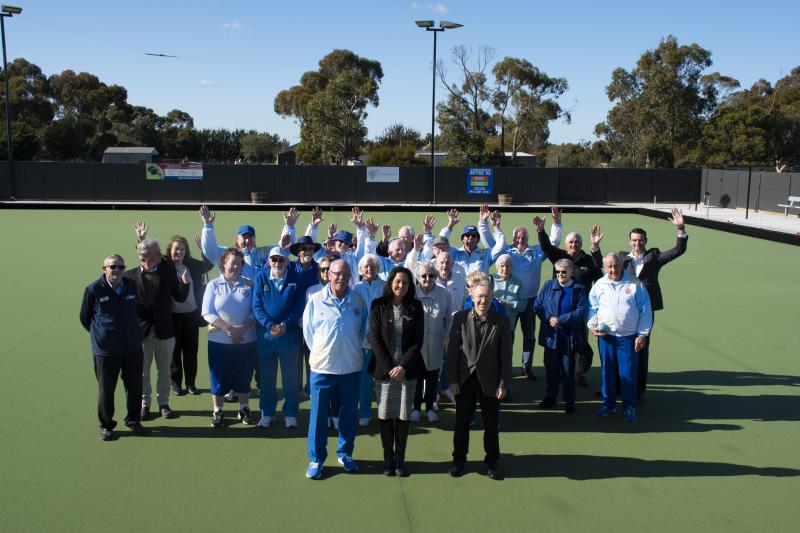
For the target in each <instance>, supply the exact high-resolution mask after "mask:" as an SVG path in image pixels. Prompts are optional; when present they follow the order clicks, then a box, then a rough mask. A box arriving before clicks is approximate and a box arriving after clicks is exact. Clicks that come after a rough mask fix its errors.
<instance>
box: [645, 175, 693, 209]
mask: <svg viewBox="0 0 800 533" xmlns="http://www.w3.org/2000/svg"><path fill="white" fill-rule="evenodd" d="M700 178H701V175H700V170H699V169H696V168H675V169H655V170H653V189H654V191H653V194H654V195H655V197H656V199H657V201H659V202H667V203H696V202H697V201H698V200H697V198H698V197H699V196H700V192H699V191H700Z"/></svg>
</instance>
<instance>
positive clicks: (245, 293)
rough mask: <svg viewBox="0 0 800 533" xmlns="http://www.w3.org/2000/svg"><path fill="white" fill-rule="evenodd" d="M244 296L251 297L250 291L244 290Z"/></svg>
mask: <svg viewBox="0 0 800 533" xmlns="http://www.w3.org/2000/svg"><path fill="white" fill-rule="evenodd" d="M242 296H244V297H245V298H247V297H248V296H250V289H242Z"/></svg>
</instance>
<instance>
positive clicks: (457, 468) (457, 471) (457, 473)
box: [447, 462, 464, 477]
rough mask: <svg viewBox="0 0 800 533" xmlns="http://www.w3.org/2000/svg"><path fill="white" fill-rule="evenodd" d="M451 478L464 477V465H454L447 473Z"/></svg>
mask: <svg viewBox="0 0 800 533" xmlns="http://www.w3.org/2000/svg"><path fill="white" fill-rule="evenodd" d="M447 473H448V474H450V477H461V476H463V475H464V463H455V462H454V463H453V464H452V466H450V470H448V471H447Z"/></svg>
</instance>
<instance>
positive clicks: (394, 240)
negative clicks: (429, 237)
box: [386, 237, 406, 250]
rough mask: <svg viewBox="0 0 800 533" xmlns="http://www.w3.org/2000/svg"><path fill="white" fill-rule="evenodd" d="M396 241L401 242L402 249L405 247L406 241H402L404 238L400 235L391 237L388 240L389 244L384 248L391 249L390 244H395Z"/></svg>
mask: <svg viewBox="0 0 800 533" xmlns="http://www.w3.org/2000/svg"><path fill="white" fill-rule="evenodd" d="M397 243H401V244H402V245H403V249H404V250H405V248H406V241H404V240H403V239H401V238H400V237H395V238H394V239H392V240H391V241H389V245H388V246H387V247H386V248H387V249H391V248H392V246H394V245H396V244H397Z"/></svg>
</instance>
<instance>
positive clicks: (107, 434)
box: [100, 428, 114, 441]
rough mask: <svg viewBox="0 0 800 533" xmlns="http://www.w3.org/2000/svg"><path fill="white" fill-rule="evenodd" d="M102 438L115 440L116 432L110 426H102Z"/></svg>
mask: <svg viewBox="0 0 800 533" xmlns="http://www.w3.org/2000/svg"><path fill="white" fill-rule="evenodd" d="M100 440H105V441H109V440H114V433H113V432H112V431H111V430H110V429H108V428H100Z"/></svg>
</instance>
